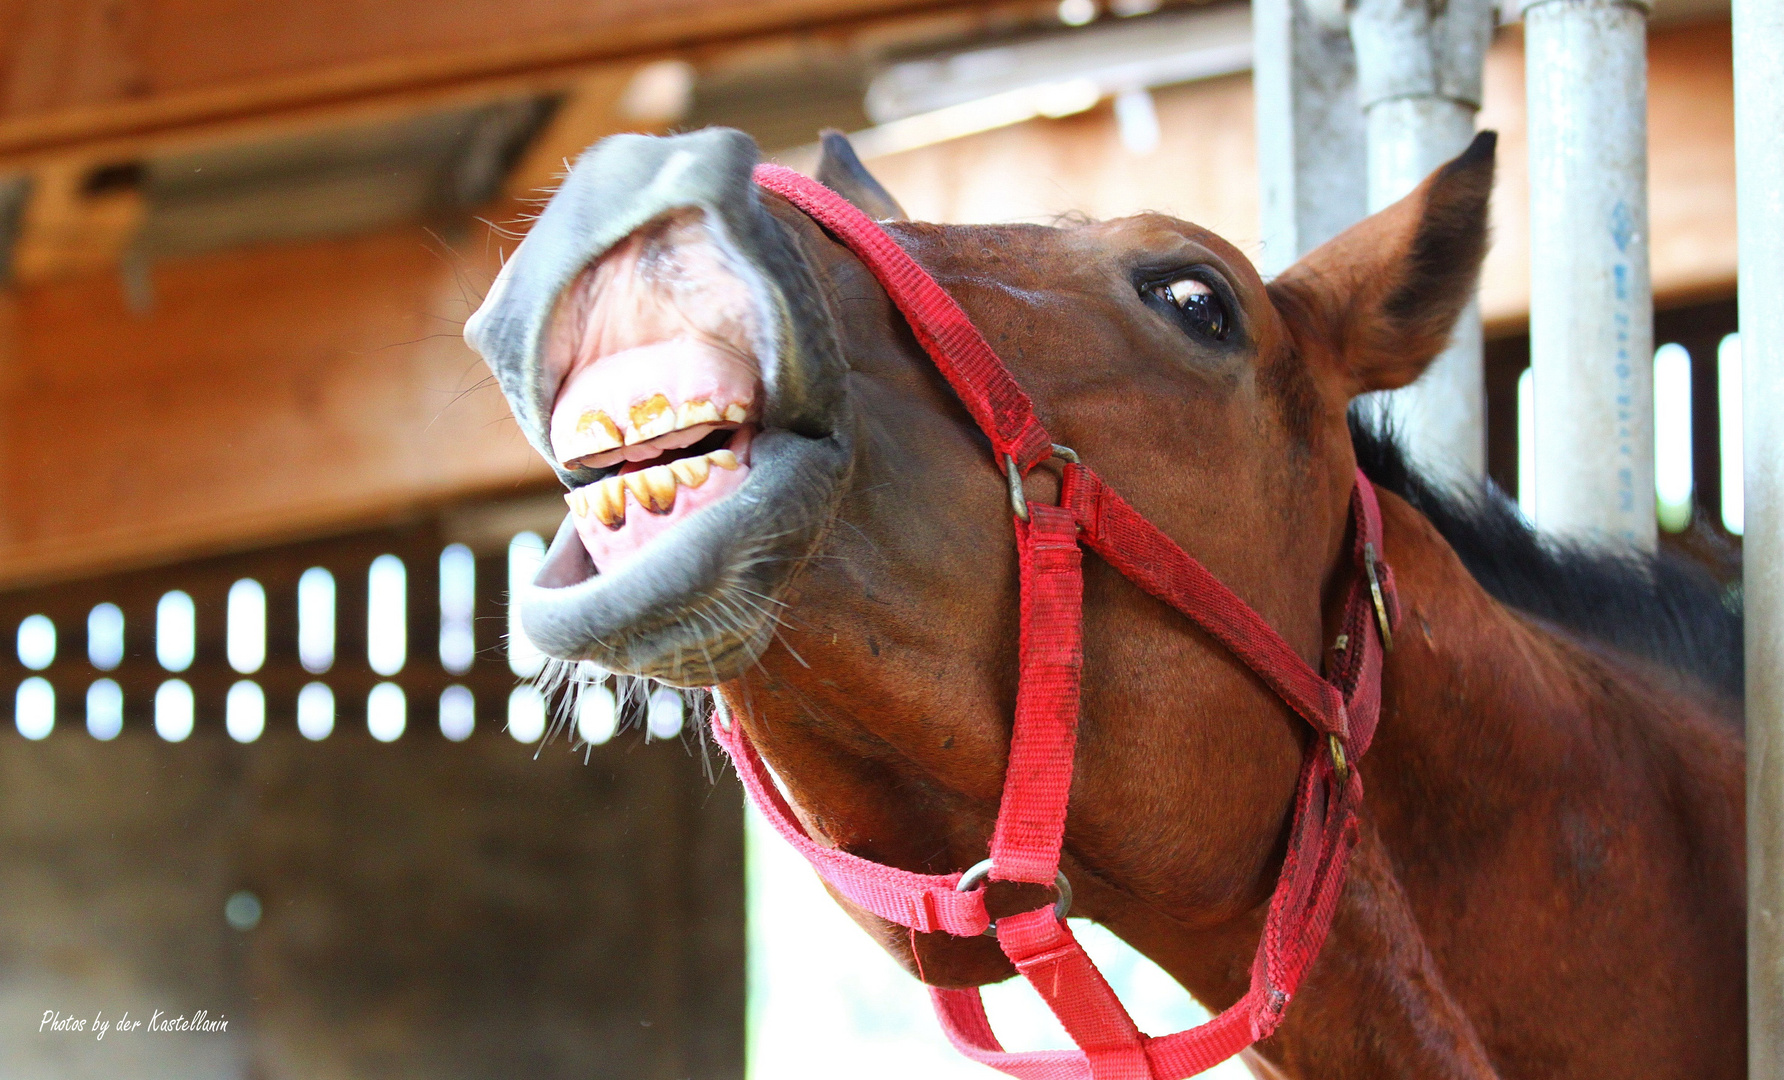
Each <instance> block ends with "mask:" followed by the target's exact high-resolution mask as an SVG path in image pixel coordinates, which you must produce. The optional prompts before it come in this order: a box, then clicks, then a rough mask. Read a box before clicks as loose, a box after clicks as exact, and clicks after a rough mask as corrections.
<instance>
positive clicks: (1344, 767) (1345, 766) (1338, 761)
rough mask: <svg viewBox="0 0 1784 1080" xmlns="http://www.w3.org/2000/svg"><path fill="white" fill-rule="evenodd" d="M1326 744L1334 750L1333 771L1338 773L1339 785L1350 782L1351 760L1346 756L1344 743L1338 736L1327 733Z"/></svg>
mask: <svg viewBox="0 0 1784 1080" xmlns="http://www.w3.org/2000/svg"><path fill="white" fill-rule="evenodd" d="M1326 745H1327V746H1328V747H1329V748H1330V749H1331V751H1332V771H1333V772H1335V773H1337V774H1338V783H1339V785H1340V786H1342V785H1344V784H1347V783H1349V782H1350V761H1349V760H1348V759H1346V758H1345V756H1344V744H1343V743H1341V742H1339V741H1338V736H1336V735H1327V736H1326Z"/></svg>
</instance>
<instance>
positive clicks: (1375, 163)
mask: <svg viewBox="0 0 1784 1080" xmlns="http://www.w3.org/2000/svg"><path fill="white" fill-rule="evenodd" d="M1434 6H1435V5H1433V4H1432V3H1431V2H1430V0H1359V2H1358V3H1357V4H1356V6H1355V7H1354V8H1353V9H1352V12H1351V16H1350V36H1351V41H1352V42H1353V43H1354V45H1355V48H1356V56H1357V90H1358V99H1359V102H1360V104H1361V105H1362V108H1363V112H1364V117H1365V123H1366V125H1367V131H1368V162H1369V164H1368V182H1369V192H1368V204H1369V211H1370V212H1371V213H1373V212H1375V211H1377V210H1381V209H1383V208H1384V207H1387V206H1389V205H1391V204H1392V203H1394V202H1396V201H1398V200H1399V199H1400V198H1401V197H1402V196H1404V195H1406V193H1407V192H1409V191H1411V190H1412V189H1413V188H1415V187H1417V186H1418V184H1419V182H1420V181H1422V180H1424V178H1425V177H1426V176H1428V175H1430V173H1431V172H1432V170H1434V169H1436V168H1437V167H1438V166H1440V165H1442V164H1443V163H1444V162H1446V161H1448V160H1449V159H1450V158H1453V157H1455V156H1456V155H1457V154H1459V153H1461V152H1462V151H1463V150H1464V149H1466V148H1467V146H1468V142H1469V140H1470V139H1471V138H1473V136H1474V114H1475V113H1476V112H1477V111H1478V110H1479V109H1480V101H1481V69H1482V65H1483V64H1484V63H1485V60H1486V53H1487V46H1488V44H1489V43H1490V42H1491V41H1492V37H1493V21H1494V11H1493V3H1492V0H1449V2H1448V3H1447V4H1444V5H1442V6H1441V7H1440V8H1439V10H1435V11H1434V10H1433V7H1434ZM1386 397H1387V402H1388V404H1389V408H1390V409H1391V410H1392V413H1393V415H1394V419H1395V423H1396V426H1397V427H1398V428H1399V429H1400V431H1401V432H1402V434H1403V436H1404V438H1405V441H1406V444H1407V448H1408V450H1409V451H1410V452H1411V454H1412V456H1413V458H1414V460H1415V461H1418V462H1419V463H1420V464H1421V465H1423V466H1425V467H1426V468H1427V469H1435V470H1437V471H1439V473H1440V474H1443V475H1449V476H1455V477H1460V478H1464V479H1479V478H1481V477H1484V476H1485V475H1486V472H1487V422H1486V381H1485V378H1484V375H1483V372H1482V367H1481V325H1480V305H1479V303H1478V302H1475V303H1470V304H1469V305H1468V308H1467V309H1466V310H1465V311H1464V312H1463V313H1462V316H1461V318H1460V320H1459V321H1458V322H1457V324H1456V330H1455V334H1454V336H1453V338H1452V340H1451V344H1450V347H1449V348H1448V349H1446V350H1445V351H1444V352H1443V354H1442V355H1441V356H1439V357H1438V358H1437V360H1436V361H1434V362H1433V363H1432V365H1431V367H1430V368H1428V369H1427V370H1426V371H1425V374H1424V375H1423V376H1422V377H1421V378H1420V379H1419V381H1418V382H1416V383H1414V384H1413V385H1411V386H1409V387H1406V388H1405V389H1403V390H1398V391H1395V392H1393V393H1392V394H1389V395H1387V396H1386Z"/></svg>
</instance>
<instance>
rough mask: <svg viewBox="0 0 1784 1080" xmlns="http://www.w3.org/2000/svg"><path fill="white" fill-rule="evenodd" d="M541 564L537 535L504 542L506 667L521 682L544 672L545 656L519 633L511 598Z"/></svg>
mask: <svg viewBox="0 0 1784 1080" xmlns="http://www.w3.org/2000/svg"><path fill="white" fill-rule="evenodd" d="M544 562H545V541H543V540H541V539H539V534H538V533H536V532H523V533H517V534H515V537H514V539H512V540H510V541H508V667H509V668H511V669H512V670H513V671H514V674H516V675H518V676H520V677H521V678H523V679H530V678H532V677H533V676H534V675H537V674H539V672H540V671H541V670H543V669H544V667H545V654H544V653H542V652H540V651H539V650H538V648H537V647H536V646H535V645H534V644H533V642H532V640H531V639H529V638H528V637H527V633H526V631H525V630H522V629H521V627H520V605H518V604H516V603H515V602H514V598H515V597H516V596H519V595H520V591H521V589H523V588H525V587H526V586H528V585H531V584H532V583H533V578H534V577H535V576H536V575H537V574H538V573H539V567H540V566H541V565H542V564H543V563H544ZM526 741H529V742H530V741H531V740H526Z"/></svg>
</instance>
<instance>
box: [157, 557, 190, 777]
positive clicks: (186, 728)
mask: <svg viewBox="0 0 1784 1080" xmlns="http://www.w3.org/2000/svg"><path fill="white" fill-rule="evenodd" d="M180 595H181V596H184V595H185V594H184V593H181V594H180ZM188 602H190V598H188ZM155 734H157V735H159V736H161V737H162V738H163V739H166V740H167V741H168V742H185V741H186V737H187V736H188V735H191V734H192V688H191V687H190V686H188V685H186V682H185V680H184V679H169V680H167V681H166V682H164V683H162V684H161V685H160V686H159V687H157V688H156V689H155Z"/></svg>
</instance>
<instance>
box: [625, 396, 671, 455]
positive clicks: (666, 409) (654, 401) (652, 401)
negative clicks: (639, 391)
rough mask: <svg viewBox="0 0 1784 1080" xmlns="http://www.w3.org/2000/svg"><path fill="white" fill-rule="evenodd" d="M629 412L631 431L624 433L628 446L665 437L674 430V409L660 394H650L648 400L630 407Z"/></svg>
mask: <svg viewBox="0 0 1784 1080" xmlns="http://www.w3.org/2000/svg"><path fill="white" fill-rule="evenodd" d="M631 412H632V430H631V431H629V432H627V433H626V443H627V444H628V445H631V444H636V443H641V442H648V441H649V440H651V439H654V438H656V437H657V436H658V435H667V434H669V433H670V432H671V431H674V430H675V408H674V407H673V406H671V405H670V404H669V399H668V398H667V397H664V396H663V395H662V394H652V395H651V396H650V397H649V398H648V399H646V400H644V401H641V402H639V403H638V404H636V405H634V406H632V410H631Z"/></svg>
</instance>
